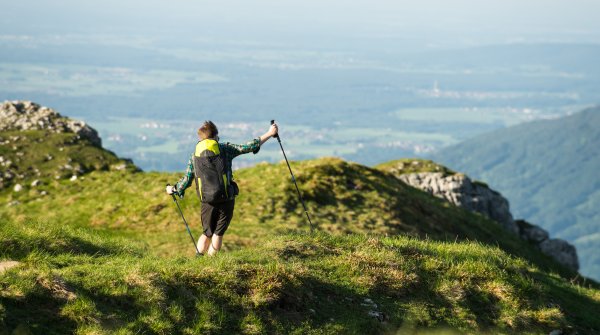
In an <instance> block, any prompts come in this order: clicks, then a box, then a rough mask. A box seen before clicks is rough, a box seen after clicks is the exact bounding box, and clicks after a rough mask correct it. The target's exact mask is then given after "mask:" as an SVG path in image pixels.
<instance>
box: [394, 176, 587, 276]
mask: <svg viewBox="0 0 600 335" xmlns="http://www.w3.org/2000/svg"><path fill="white" fill-rule="evenodd" d="M392 173H394V175H395V176H396V177H397V178H398V179H400V180H401V181H403V182H404V183H406V184H408V185H410V186H413V187H415V188H418V189H420V190H423V191H425V192H427V193H429V194H431V195H433V196H436V197H438V198H441V199H444V200H446V201H448V202H450V203H452V204H454V205H456V206H459V207H463V208H465V209H467V210H469V211H472V212H477V213H481V214H483V215H485V216H487V217H488V218H490V219H492V220H495V221H497V222H499V223H500V224H501V225H502V226H503V227H504V228H505V229H506V230H508V231H510V232H512V233H514V234H516V235H517V236H519V237H520V238H521V239H523V240H525V241H527V242H529V243H530V244H532V245H534V246H535V247H537V248H538V249H540V250H541V251H542V252H543V253H544V254H546V255H548V256H550V257H552V258H553V259H554V260H556V261H557V262H558V263H560V264H562V265H564V266H566V267H568V268H570V269H572V270H575V271H576V270H578V269H579V260H578V258H577V250H576V249H575V247H574V246H573V245H571V244H569V243H568V242H566V241H564V240H561V239H551V238H550V235H549V234H548V232H547V231H546V230H544V229H542V228H541V227H539V226H536V225H534V224H531V223H529V222H526V221H524V220H516V221H515V220H514V219H513V216H512V214H511V213H510V207H509V203H508V200H506V198H504V197H503V196H502V195H501V194H500V193H498V192H496V191H494V190H492V189H490V188H489V187H488V186H487V185H485V184H482V183H478V182H473V181H472V180H471V179H470V178H469V177H467V176H465V175H463V174H459V173H453V172H452V173H449V172H444V173H442V172H416V173H404V174H403V173H402V169H394V170H393V171H392Z"/></svg>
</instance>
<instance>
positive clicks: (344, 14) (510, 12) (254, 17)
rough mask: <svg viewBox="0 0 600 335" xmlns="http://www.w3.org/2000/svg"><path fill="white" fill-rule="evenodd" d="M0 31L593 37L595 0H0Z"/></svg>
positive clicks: (451, 39) (463, 40)
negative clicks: (1, 11) (0, 18)
mask: <svg viewBox="0 0 600 335" xmlns="http://www.w3.org/2000/svg"><path fill="white" fill-rule="evenodd" d="M0 4H1V8H3V15H2V20H1V22H0V29H2V32H1V34H3V35H6V34H15V35H21V34H24V35H27V34H43V33H49V34H65V33H70V34H76V33H97V34H103V33H107V34H139V35H150V36H151V35H159V34H168V35H171V36H172V38H173V39H175V40H176V39H178V38H179V37H183V38H189V36H202V37H213V38H231V39H238V40H257V41H264V40H269V39H273V40H277V41H285V40H286V39H299V40H305V41H306V40H308V41H310V40H318V39H319V38H323V39H324V40H328V39H333V40H338V41H343V40H345V39H347V40H349V41H351V40H355V39H363V40H368V39H388V38H389V39H397V38H400V39H403V38H404V39H406V38H409V39H410V38H415V39H420V40H423V41H426V42H427V43H424V44H425V45H426V44H431V45H435V44H442V45H444V44H448V45H452V44H466V45H469V44H490V43H503V42H511V41H523V40H524V41H560V42H569V41H573V42H582V41H583V42H600V20H599V18H600V14H598V13H600V1H598V0H568V1H565V0H502V1H496V0H494V1H491V0H488V1H486V0H453V1H449V0H419V1H398V0H396V1H391V0H390V1H388V0H383V1H382V0H352V1H347V0H344V1H342V0H334V1H323V0H318V1H317V0H258V1H252V0H218V1H213V0H210V1H198V0H171V1H164V0H144V1H141V0H133V1H132V0H104V1H93V2H92V1H88V0H86V1H80V0H56V1H44V0H41V1H40V0H19V1H7V0H1V1H0Z"/></svg>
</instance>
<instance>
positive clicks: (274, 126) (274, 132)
mask: <svg viewBox="0 0 600 335" xmlns="http://www.w3.org/2000/svg"><path fill="white" fill-rule="evenodd" d="M278 132H279V127H278V126H277V123H273V124H272V125H271V127H270V128H269V132H268V134H269V136H271V137H277V133H278Z"/></svg>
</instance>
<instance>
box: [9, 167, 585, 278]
mask: <svg viewBox="0 0 600 335" xmlns="http://www.w3.org/2000/svg"><path fill="white" fill-rule="evenodd" d="M292 167H293V169H294V170H295V171H296V177H297V180H298V183H299V185H300V188H301V191H302V193H303V195H304V197H305V200H306V202H307V206H308V208H309V212H310V213H311V215H312V217H313V220H314V222H315V224H316V226H317V229H318V230H321V231H325V232H329V233H334V234H347V233H370V234H379V235H383V236H385V235H397V234H408V235H411V236H416V237H422V238H429V239H436V240H442V241H446V240H449V241H454V240H477V241H480V242H482V243H486V244H489V245H494V246H496V245H498V246H500V247H501V248H502V249H504V250H506V251H508V252H509V253H511V254H513V255H516V256H520V257H524V258H526V259H529V260H531V261H532V262H534V263H536V264H537V265H538V266H539V267H541V268H543V269H545V270H549V271H555V272H558V273H561V274H562V275H563V276H565V277H569V278H571V277H574V276H575V273H572V272H570V271H568V270H565V269H563V268H562V267H561V266H559V265H557V264H556V263H555V262H553V261H552V260H550V259H549V258H548V257H546V256H544V255H543V254H541V252H539V251H538V250H536V249H534V248H532V247H531V246H529V245H527V244H526V243H523V242H522V241H521V240H519V239H518V238H516V237H515V236H513V235H511V234H509V233H507V232H505V231H504V230H503V229H502V228H501V227H500V226H499V225H498V224H496V223H495V222H493V221H490V220H487V219H486V218H484V217H482V216H480V215H476V214H473V213H470V212H467V211H465V210H463V209H460V208H456V207H454V206H451V205H449V204H448V203H446V202H444V201H441V200H439V199H437V198H434V197H432V196H430V195H428V194H426V193H425V192H421V191H419V190H416V189H414V188H412V187H409V186H407V185H405V184H404V183H402V182H400V181H399V180H397V178H395V177H394V176H393V175H392V174H390V173H386V172H382V171H380V170H377V169H370V168H367V167H365V166H362V165H358V164H352V163H348V162H345V161H342V160H339V159H319V160H312V161H303V162H292ZM178 177H179V176H178V175H174V174H166V173H130V172H128V171H112V172H92V173H90V174H87V175H86V176H84V177H81V178H80V179H79V180H77V181H75V182H71V181H69V180H49V181H48V182H47V183H45V184H44V185H42V186H40V187H27V188H26V189H25V190H24V191H22V192H19V193H16V192H12V191H11V190H6V191H5V192H4V193H0V199H5V201H6V203H14V202H18V203H19V204H18V205H16V206H12V207H5V208H3V209H1V210H0V213H2V212H3V213H5V214H6V215H7V217H9V218H10V219H12V220H15V222H25V221H28V220H53V221H54V222H61V224H64V225H72V226H92V227H95V228H97V229H99V230H103V231H106V232H107V233H110V234H118V235H124V236H129V237H132V238H137V239H140V240H143V241H145V242H146V243H147V244H148V245H149V246H150V247H151V248H150V251H151V252H153V253H154V254H156V255H159V256H169V255H180V254H182V253H187V254H190V253H192V252H193V248H191V245H190V241H189V237H188V236H187V235H186V234H185V233H184V231H185V229H184V228H183V225H182V223H181V219H180V217H179V214H178V213H177V211H176V209H175V205H174V204H172V200H171V199H170V197H169V196H167V195H165V193H164V185H165V184H166V183H167V182H170V183H174V182H175V181H176V180H177V179H178ZM235 177H236V179H237V180H238V183H239V185H240V189H241V193H240V196H239V197H238V199H237V200H236V211H235V215H234V219H233V222H232V225H231V228H230V230H229V231H228V235H227V239H226V244H225V247H226V248H227V249H229V250H235V249H239V248H241V247H247V246H252V245H256V244H258V243H260V240H261V239H263V238H265V237H266V236H270V235H273V234H278V233H286V232H288V231H290V230H297V229H304V230H308V226H307V222H306V219H305V217H304V213H303V210H302V207H301V205H300V204H299V202H298V199H297V195H296V193H295V190H294V188H293V187H294V186H293V184H292V183H291V182H290V180H289V174H288V172H287V167H286V166H285V164H283V163H280V164H261V165H258V166H256V167H253V168H249V169H243V170H240V171H238V172H236V173H235ZM41 192H46V193H47V195H45V196H42V195H41ZM181 205H182V208H183V211H184V213H185V215H186V217H187V219H188V221H189V222H190V223H191V226H192V229H193V230H194V232H195V234H196V237H198V234H200V233H201V229H200V218H199V202H198V199H197V198H196V195H195V192H194V190H193V186H192V188H190V189H188V192H187V194H186V196H185V198H184V199H183V200H181ZM65 206H67V207H68V210H63V208H65ZM190 255H191V254H190Z"/></svg>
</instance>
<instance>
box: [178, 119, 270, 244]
mask: <svg viewBox="0 0 600 335" xmlns="http://www.w3.org/2000/svg"><path fill="white" fill-rule="evenodd" d="M277 131H278V128H277V124H272V125H271V127H270V128H269V130H268V131H267V132H266V133H264V134H263V135H262V136H260V137H258V138H255V139H253V140H252V141H250V142H248V143H246V144H232V143H229V142H227V143H219V136H218V134H219V131H218V129H217V126H216V125H215V124H214V123H212V121H204V124H202V126H201V127H200V128H199V129H198V137H199V139H200V141H199V142H198V144H196V150H195V151H194V153H192V156H191V157H190V160H189V162H188V165H187V171H186V173H185V175H184V176H183V177H182V178H181V179H180V180H179V181H178V182H177V184H175V186H171V185H168V186H167V189H166V191H167V194H175V195H177V196H179V197H180V198H183V196H184V193H185V190H186V189H187V188H188V187H190V185H192V181H193V180H195V181H196V193H197V194H198V197H200V201H201V203H202V208H201V212H200V219H201V220H202V228H203V230H204V233H203V234H202V236H200V238H199V239H198V244H197V246H198V252H200V254H205V253H206V252H208V255H211V256H212V255H214V254H216V253H217V252H218V251H219V250H221V246H222V245H223V235H224V234H225V231H227V228H228V227H229V223H230V222H231V218H232V217H233V207H234V204H235V196H236V195H237V194H238V192H239V190H238V187H237V184H236V183H235V181H234V180H233V175H232V169H231V161H232V160H233V159H234V158H235V157H237V156H239V155H241V154H246V153H249V152H252V153H254V154H256V153H258V151H259V150H260V147H261V145H263V143H265V142H266V141H267V140H268V139H270V138H271V137H274V136H275V135H277Z"/></svg>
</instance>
